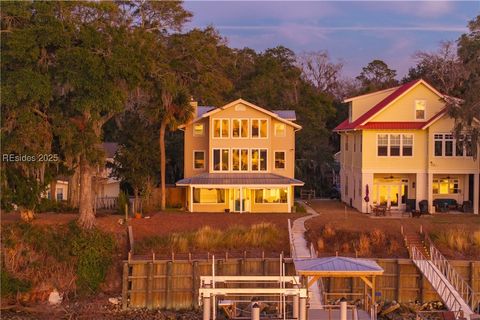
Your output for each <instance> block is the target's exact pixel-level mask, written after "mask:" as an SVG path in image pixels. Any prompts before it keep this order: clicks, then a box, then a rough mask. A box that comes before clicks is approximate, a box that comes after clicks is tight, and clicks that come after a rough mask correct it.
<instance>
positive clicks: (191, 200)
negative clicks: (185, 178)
mask: <svg viewBox="0 0 480 320" xmlns="http://www.w3.org/2000/svg"><path fill="white" fill-rule="evenodd" d="M188 191H189V192H190V194H189V201H188V211H190V212H193V187H192V186H189V187H188Z"/></svg>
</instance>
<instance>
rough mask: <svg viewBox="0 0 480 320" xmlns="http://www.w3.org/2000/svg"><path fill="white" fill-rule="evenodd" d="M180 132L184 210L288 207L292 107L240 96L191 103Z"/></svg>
mask: <svg viewBox="0 0 480 320" xmlns="http://www.w3.org/2000/svg"><path fill="white" fill-rule="evenodd" d="M195 108H196V111H195V118H194V119H193V121H191V122H190V123H188V124H187V125H185V126H182V127H180V129H182V130H183V131H184V137H185V139H184V175H185V178H184V179H182V180H180V181H178V182H177V183H176V185H177V186H183V187H186V188H187V197H186V199H187V203H186V205H187V208H188V210H189V211H190V212H291V209H292V206H293V199H294V192H293V191H294V190H293V189H294V187H295V186H302V185H303V182H301V181H299V180H296V179H295V178H294V173H295V132H296V131H298V130H300V129H301V126H299V125H298V124H296V123H295V122H294V121H295V120H296V116H295V112H294V111H290V110H275V111H269V110H267V109H264V108H261V107H258V106H256V105H254V104H252V103H250V102H247V101H245V100H242V99H238V100H235V101H233V102H231V103H229V104H227V105H225V106H223V107H220V108H214V107H202V106H196V105H195Z"/></svg>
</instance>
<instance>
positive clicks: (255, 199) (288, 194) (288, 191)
mask: <svg viewBox="0 0 480 320" xmlns="http://www.w3.org/2000/svg"><path fill="white" fill-rule="evenodd" d="M265 189H286V190H287V202H278V203H270V202H257V197H256V196H255V192H257V191H258V190H262V193H263V195H262V198H265ZM252 190H253V203H254V204H265V205H272V204H274V205H282V204H283V205H286V204H288V198H289V197H290V188H288V187H285V188H282V187H277V188H257V189H252Z"/></svg>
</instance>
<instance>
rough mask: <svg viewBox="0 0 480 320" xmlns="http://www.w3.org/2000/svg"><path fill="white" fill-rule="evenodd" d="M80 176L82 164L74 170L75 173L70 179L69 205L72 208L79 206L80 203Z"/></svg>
mask: <svg viewBox="0 0 480 320" xmlns="http://www.w3.org/2000/svg"><path fill="white" fill-rule="evenodd" d="M79 176H80V166H77V167H76V168H75V169H74V171H73V175H72V176H71V177H70V179H69V181H68V196H67V200H68V205H69V206H70V207H72V208H78V205H79V202H80V200H79V197H78V196H79V192H78V186H79V184H80V181H79Z"/></svg>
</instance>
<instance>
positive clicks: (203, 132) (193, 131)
mask: <svg viewBox="0 0 480 320" xmlns="http://www.w3.org/2000/svg"><path fill="white" fill-rule="evenodd" d="M199 124H201V125H202V134H195V125H199ZM192 135H193V136H194V137H204V136H205V123H203V122H202V123H198V122H197V123H194V124H193V126H192Z"/></svg>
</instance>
